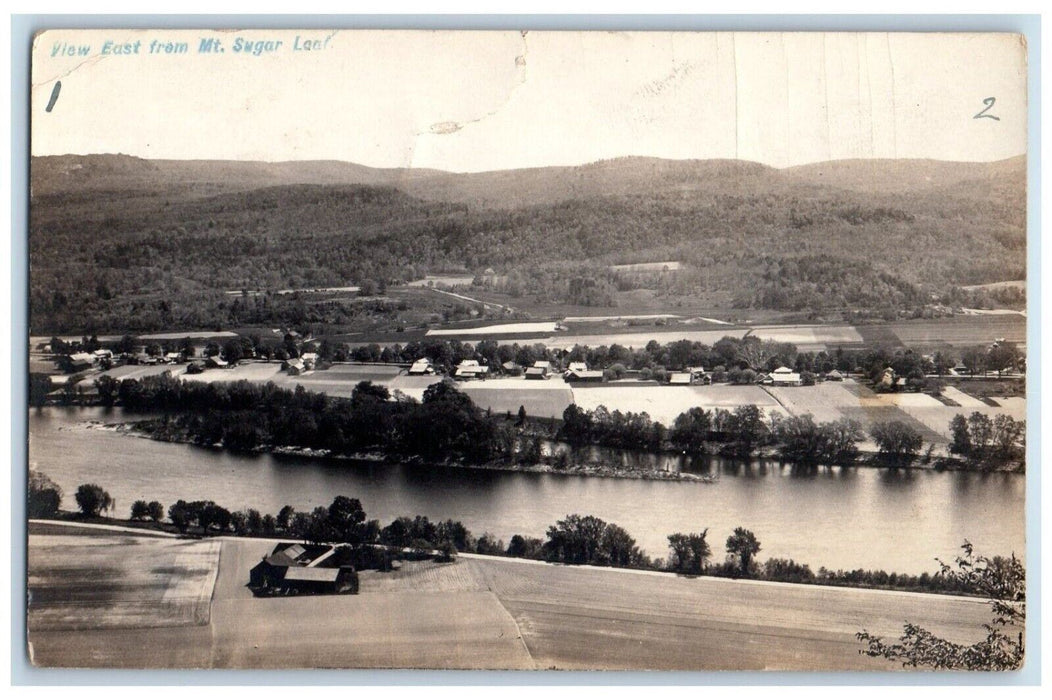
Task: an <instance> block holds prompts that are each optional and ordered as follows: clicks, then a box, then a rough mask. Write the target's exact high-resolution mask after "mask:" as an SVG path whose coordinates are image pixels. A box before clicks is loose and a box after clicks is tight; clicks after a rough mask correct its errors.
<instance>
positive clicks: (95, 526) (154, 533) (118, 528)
mask: <svg viewBox="0 0 1052 700" xmlns="http://www.w3.org/2000/svg"><path fill="white" fill-rule="evenodd" d="M27 522H28V523H29V524H30V525H58V526H60V527H69V528H86V529H88V530H105V531H109V532H125V533H129V534H133V535H141V536H142V537H168V538H171V539H179V535H175V534H172V533H171V532H162V531H160V530H147V529H145V528H138V527H127V526H125V525H105V524H103V523H75V522H70V521H68V520H44V519H40V518H29V519H28V520H27Z"/></svg>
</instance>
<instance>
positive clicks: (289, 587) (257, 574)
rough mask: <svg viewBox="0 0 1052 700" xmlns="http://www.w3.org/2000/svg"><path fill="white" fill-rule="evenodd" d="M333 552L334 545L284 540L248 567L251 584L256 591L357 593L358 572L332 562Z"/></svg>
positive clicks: (295, 593) (273, 593)
mask: <svg viewBox="0 0 1052 700" xmlns="http://www.w3.org/2000/svg"><path fill="white" fill-rule="evenodd" d="M334 554H336V548H335V547H333V546H332V545H303V544H294V543H291V542H281V543H279V544H278V545H277V546H276V547H274V551H272V552H271V553H270V554H268V555H266V556H264V557H263V559H262V560H261V561H260V562H259V563H258V564H256V565H255V566H254V567H252V570H251V571H249V575H248V585H249V588H251V589H252V591H253V592H254V593H255V594H256V595H318V594H326V593H329V594H335V593H357V592H358V572H357V571H355V569H354V567H353V566H347V565H333V561H334V560H333V555H334Z"/></svg>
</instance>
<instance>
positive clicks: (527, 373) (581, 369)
mask: <svg viewBox="0 0 1052 700" xmlns="http://www.w3.org/2000/svg"><path fill="white" fill-rule="evenodd" d="M500 371H501V372H502V373H503V374H505V375H508V376H513V377H522V378H524V379H527V380H546V379H550V378H552V377H554V376H557V375H560V372H559V371H558V368H557V367H554V366H553V365H552V363H551V362H550V361H548V360H537V361H536V362H534V363H533V365H532V366H529V367H523V366H522V365H519V364H518V363H516V362H505V363H504V364H502V365H501V367H500ZM408 373H409V375H410V376H433V375H435V374H438V369H437V368H436V367H435V365H434V363H433V362H432V361H431V360H430V359H429V358H426V357H422V358H420V359H419V360H417V361H416V362H414V363H413V364H412V365H411V366H410V367H409V370H408ZM490 374H491V370H490V367H488V366H487V365H483V364H480V363H479V361H478V360H463V361H462V362H461V363H460V364H459V365H457V366H456V368H455V369H454V370H453V374H452V376H453V378H454V379H458V380H463V381H467V380H471V379H485V378H487V377H489V376H490ZM561 376H562V379H563V381H565V382H567V383H568V384H585V383H599V382H603V381H605V380H606V374H605V373H604V372H603V370H598V369H589V368H588V365H587V364H586V363H584V362H571V363H570V364H569V365H568V366H567V368H566V369H565V370H564V371H562V372H561ZM823 379H825V380H826V381H833V382H838V381H843V380H844V375H843V374H842V373H840V372H839V371H837V370H833V371H831V372H828V373H826V374H825V375H824V376H823ZM666 381H667V383H668V384H669V385H671V386H698V385H707V384H712V373H711V372H708V371H706V370H705V368H704V367H687V368H685V369H684V370H683V371H678V372H670V373H669V374H668V375H667V380H666ZM756 383H757V384H765V385H768V386H802V385H803V378H802V377H801V374H800V372H796V371H794V370H791V369H789V368H788V367H779V368H777V369H775V370H774V371H772V372H768V373H761V374H758V375H757V376H756Z"/></svg>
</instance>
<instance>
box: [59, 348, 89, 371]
mask: <svg viewBox="0 0 1052 700" xmlns="http://www.w3.org/2000/svg"><path fill="white" fill-rule="evenodd" d="M65 364H66V369H67V370H68V371H70V372H83V371H84V370H86V369H91V368H92V367H94V366H95V356H94V355H92V354H91V353H87V352H75V353H73V354H72V355H70V356H69V357H67V358H66V362H65Z"/></svg>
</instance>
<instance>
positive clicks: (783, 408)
mask: <svg viewBox="0 0 1052 700" xmlns="http://www.w3.org/2000/svg"><path fill="white" fill-rule="evenodd" d="M759 387H760V388H761V389H763V391H764V393H765V394H767V395H768V396H770V397H771V398H772V399H774V402H775V403H776V404H778V405H779V406H781V407H782V410H783V411H785V412H786V413H788V414H789V415H790V416H795V415H796V414H795V413H793V412H792V411H790V410H789V407H788V406H786V405H785V404H784V403H782V400H781V399H779V398H778V397H777V396H775V395H774V394H772V393H771V392H770V390H769V389H768V388H767V387H765V386H764V385H763V384H760V385H759Z"/></svg>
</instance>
